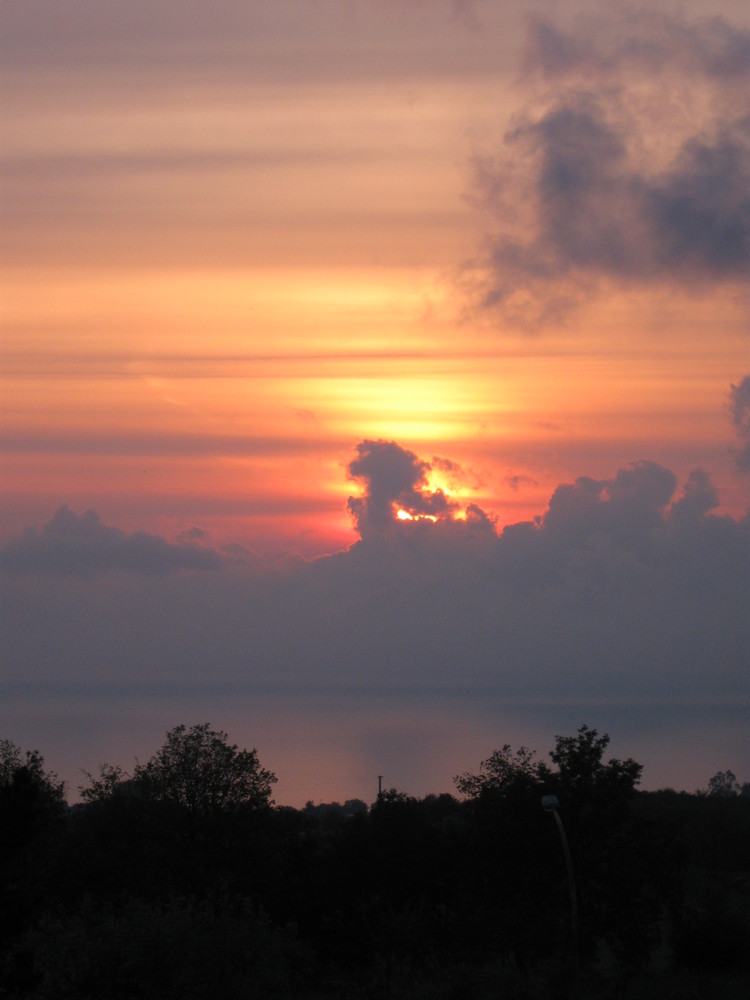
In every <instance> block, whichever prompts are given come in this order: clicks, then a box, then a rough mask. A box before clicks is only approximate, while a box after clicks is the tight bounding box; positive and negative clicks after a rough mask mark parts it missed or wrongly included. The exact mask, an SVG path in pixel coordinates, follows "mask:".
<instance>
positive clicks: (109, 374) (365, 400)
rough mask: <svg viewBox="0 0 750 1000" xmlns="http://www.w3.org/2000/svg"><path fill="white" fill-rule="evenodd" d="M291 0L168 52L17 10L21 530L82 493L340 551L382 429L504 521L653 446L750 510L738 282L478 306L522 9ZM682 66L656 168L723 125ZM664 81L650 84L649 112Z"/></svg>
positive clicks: (16, 386)
mask: <svg viewBox="0 0 750 1000" xmlns="http://www.w3.org/2000/svg"><path fill="white" fill-rule="evenodd" d="M294 6H295V4H291V5H290V7H289V9H288V10H287V11H286V14H284V13H282V12H281V11H276V12H275V11H274V10H273V9H272V8H271V7H270V6H269V5H267V4H256V5H251V7H252V8H253V9H252V11H251V12H250V13H248V14H247V15H242V14H241V13H239V8H238V7H237V8H232V7H231V5H230V7H229V8H228V11H229V13H228V14H227V21H226V23H225V24H224V25H223V27H222V22H221V19H219V20H218V22H217V24H216V25H214V26H213V27H212V28H211V29H206V30H208V37H207V38H206V39H205V40H204V42H205V48H204V47H201V46H200V45H199V41H198V39H197V36H196V34H193V32H192V31H191V26H190V22H189V20H188V21H187V22H186V23H185V24H184V25H182V27H181V28H176V27H170V25H169V20H168V18H165V21H164V23H160V26H159V27H156V28H154V26H153V25H151V31H154V30H155V31H156V32H157V34H156V36H155V40H154V39H152V40H151V41H149V37H148V36H147V35H142V34H141V33H140V31H141V30H145V27H144V26H143V25H139V23H138V20H137V19H135V20H134V21H133V23H130V24H128V23H126V22H123V23H120V24H119V25H118V24H114V25H108V24H107V23H106V22H104V21H102V20H101V19H100V18H98V16H95V17H93V18H92V17H91V11H90V10H89V11H88V18H89V19H88V26H87V31H88V32H89V33H90V35H91V38H90V39H89V42H87V41H86V38H85V37H84V38H83V39H81V38H77V37H76V36H75V33H74V22H75V17H74V16H73V15H74V14H75V13H76V11H78V12H79V13H80V15H81V17H83V14H84V12H85V11H86V10H87V8H86V5H85V4H80V3H79V4H74V5H73V7H72V8H70V11H69V14H70V16H71V18H72V20H71V21H70V22H67V23H64V24H63V25H62V27H61V25H57V29H56V25H55V22H54V20H53V21H52V23H50V24H49V25H48V26H42V27H40V28H39V31H38V33H37V34H36V35H35V34H34V32H33V31H31V32H30V31H27V30H25V27H24V25H25V16H24V15H23V14H21V13H19V12H18V11H17V9H16V10H12V9H11V8H10V6H7V7H6V10H5V11H4V14H5V16H6V18H7V20H8V29H7V31H6V36H7V40H6V50H7V54H8V57H7V59H6V66H5V71H4V72H5V78H6V86H5V98H4V109H3V140H4V141H3V149H4V153H3V159H4V165H5V181H4V199H3V201H4V228H5V231H6V237H5V240H4V245H3V304H2V310H3V312H2V322H3V331H4V333H3V382H2V426H3V436H4V440H5V442H6V444H5V451H4V454H3V469H4V477H3V481H4V485H3V522H2V531H3V536H4V537H8V535H10V534H13V533H15V532H17V531H18V530H19V529H20V528H21V527H22V526H23V524H24V523H27V522H28V520H29V519H32V520H40V519H44V518H45V517H46V516H48V515H49V513H50V512H51V511H52V510H54V509H55V508H56V506H57V505H58V504H59V503H60V502H69V503H70V504H71V505H73V506H74V507H75V508H85V507H89V506H93V507H95V508H96V509H97V510H100V511H102V512H103V513H104V514H106V515H107V517H108V518H110V519H112V520H113V521H114V522H116V523H118V524H121V525H122V526H123V527H128V526H133V525H135V524H136V523H139V524H144V521H145V526H146V527H149V526H151V527H154V528H156V527H157V526H158V528H159V530H160V531H162V532H164V533H166V534H167V535H168V536H174V535H175V534H176V533H178V532H179V531H180V530H184V529H185V528H186V527H190V526H192V525H193V524H195V525H197V526H200V527H202V528H204V529H207V530H208V531H210V533H211V534H212V536H214V537H215V538H216V539H217V540H229V539H232V540H236V541H240V542H242V543H243V544H249V545H251V546H252V544H253V542H254V541H255V542H256V543H257V542H258V537H257V536H258V535H259V534H260V535H262V536H263V539H264V544H266V545H267V544H268V539H269V535H270V536H276V535H278V536H279V537H280V538H283V542H281V543H280V545H281V547H285V546H288V545H291V546H292V547H295V546H297V547H298V548H299V549H300V551H304V552H305V553H306V554H312V553H314V552H322V551H325V550H326V549H328V548H331V547H338V546H340V545H341V544H343V543H345V542H346V541H348V540H349V541H350V540H351V539H352V538H353V537H354V536H353V535H352V533H351V529H350V525H349V522H348V518H347V515H346V513H345V512H344V509H343V503H344V502H345V500H346V496H347V495H348V491H349V490H350V488H351V484H349V483H347V481H346V477H345V474H344V469H345V466H346V463H347V462H348V460H349V459H350V457H351V454H352V449H353V447H354V445H355V444H356V442H357V441H359V440H361V439H364V438H371V439H377V438H384V439H392V440H396V441H398V442H399V443H400V444H401V445H402V446H404V447H408V448H412V449H414V450H415V451H417V452H418V453H419V454H424V455H425V456H427V457H430V456H432V455H434V454H439V455H444V456H446V457H449V458H451V459H452V460H453V461H455V462H458V463H460V464H462V465H465V466H466V468H467V470H469V472H467V483H468V482H469V480H470V481H471V495H472V496H473V497H474V498H475V499H477V500H479V501H481V503H482V504H483V505H484V506H485V507H486V508H487V509H488V510H489V511H491V512H492V513H493V514H495V515H496V516H497V517H498V518H499V520H500V523H506V522H508V521H513V520H516V519H519V518H521V517H528V516H533V514H535V513H541V512H542V511H543V509H544V504H545V502H546V499H547V498H548V497H549V495H550V493H551V491H552V490H553V489H554V487H555V485H556V484H557V483H558V482H560V481H564V480H566V479H572V478H575V477H576V476H577V475H583V474H585V475H599V476H605V475H609V474H612V473H613V471H614V470H615V469H616V468H617V467H618V465H619V464H622V463H623V462H628V461H633V460H637V459H640V458H644V457H653V458H655V459H658V460H659V461H662V462H663V463H664V464H667V465H668V466H670V467H671V468H673V469H674V471H675V472H677V474H678V476H679V477H680V478H681V479H682V478H684V477H685V475H686V474H687V472H688V471H689V468H691V467H692V466H693V465H694V464H701V463H709V464H710V466H711V470H712V473H713V475H714V479H715V482H716V483H717V485H718V487H719V489H720V494H721V501H722V505H723V506H722V509H724V510H728V511H733V512H734V513H738V512H741V511H742V510H743V508H744V504H745V503H746V493H744V492H743V490H742V488H741V484H740V483H738V482H737V479H736V477H734V476H733V472H732V467H731V461H730V459H729V456H728V454H727V448H728V447H729V445H730V443H731V431H730V428H729V426H728V423H727V419H726V413H725V404H726V396H727V393H728V391H729V387H730V384H731V383H732V382H733V381H736V380H737V379H738V378H739V377H740V376H741V375H742V373H743V367H744V366H746V362H747V342H746V326H747V301H746V291H743V289H742V286H741V285H736V284H735V285H732V284H731V283H730V284H727V283H726V282H724V283H722V285H721V287H720V288H717V286H716V284H715V283H709V284H708V285H706V286H705V287H703V288H700V287H697V288H696V289H693V290H691V291H690V292H689V293H687V294H686V293H685V291H684V289H678V290H677V291H675V289H674V288H671V287H670V283H669V282H668V281H667V282H666V283H664V282H662V283H660V284H657V285H653V284H649V283H646V284H642V285H641V287H638V286H637V285H631V286H630V287H626V288H623V287H617V284H616V283H611V284H610V287H609V288H605V289H602V288H601V287H600V288H598V289H597V290H596V293H595V294H594V295H593V296H591V297H590V298H589V297H588V296H587V301H583V302H582V303H579V308H578V309H577V310H576V311H575V312H574V313H573V314H571V315H570V316H568V317H566V318H565V322H564V325H562V326H561V324H560V322H559V321H557V320H549V321H546V322H545V323H544V324H542V326H541V327H537V328H536V329H535V330H533V331H532V332H529V331H528V330H524V329H519V328H517V327H514V325H513V323H512V320H510V319H509V318H508V316H505V317H503V316H497V315H477V314H476V313H475V312H472V311H471V309H470V308H469V306H468V299H467V297H466V294H465V291H466V290H465V286H464V285H463V283H462V280H461V271H462V268H463V267H464V266H465V265H466V263H467V262H468V261H469V260H470V259H472V260H474V261H476V260H477V259H478V256H479V255H480V253H481V247H482V239H483V238H484V235H486V220H484V219H483V213H485V214H486V208H487V206H486V204H485V205H484V206H483V204H482V200H481V198H482V196H481V194H480V187H481V185H480V186H477V184H478V182H477V174H476V171H477V169H478V168H477V164H478V163H479V162H480V161H482V158H487V157H490V158H492V157H497V151H498V149H501V148H502V142H503V135H504V134H507V130H508V128H512V127H513V126H514V124H516V123H517V122H518V120H519V115H522V114H527V113H528V111H529V109H530V108H539V107H543V106H544V102H545V100H546V97H545V90H544V81H543V80H540V79H539V77H536V78H535V77H533V76H528V77H527V78H524V77H523V75H519V71H520V69H521V67H522V66H523V65H524V60H525V59H526V61H528V51H527V50H528V44H529V43H528V39H527V40H526V42H524V33H525V32H526V33H528V28H527V26H526V27H525V25H524V21H523V18H517V17H515V16H512V15H510V14H509V13H507V12H506V13H503V14H502V15H501V14H499V13H498V12H493V11H491V10H489V9H487V8H486V7H485V6H484V5H481V4H480V5H477V7H476V8H474V6H473V5H465V6H464V5H455V6H454V7H453V8H451V5H449V4H447V5H446V7H445V10H442V11H441V13H440V14H439V16H434V17H433V16H430V14H429V12H428V11H427V10H426V9H424V8H422V7H420V5H418V4H416V5H413V6H411V5H405V6H404V9H403V10H399V9H398V8H394V7H389V6H386V7H385V8H380V9H378V5H370V4H367V3H363V4H356V5H351V6H349V7H347V5H340V6H337V5H336V4H326V5H323V8H321V9H320V10H319V11H318V12H317V13H315V12H313V11H312V9H311V8H309V7H307V6H305V5H304V4H302V5H301V6H300V15H299V17H300V20H299V23H297V20H296V18H295V16H294V15H293V14H292V13H291V8H292V7H294ZM298 6H299V5H298ZM581 6H582V8H583V9H584V10H585V7H586V5H585V4H584V5H578V8H581ZM727 6H728V10H729V11H730V13H732V14H733V15H736V14H737V8H736V5H732V4H730V5H727ZM79 8H80V10H79ZM480 8H481V9H480ZM541 9H542V8H540V10H541ZM197 10H198V9H197V7H196V18H197V20H196V22H195V24H194V25H193V28H194V31H195V32H200V31H201V30H203V28H205V25H203V27H202V25H201V22H200V15H199V14H198V13H197ZM451 11H452V12H451ZM251 15H252V16H251ZM233 26H234V28H235V29H237V30H238V31H239V32H240V37H243V38H245V40H246V44H247V46H248V50H247V52H246V58H244V59H240V58H239V55H238V52H237V51H236V49H235V47H234V43H233V42H232V41H231V39H232V28H233ZM118 27H119V29H120V31H121V34H120V35H118V34H117V31H118ZM55 30H62V35H61V36H60V37H59V39H58V41H55V36H54V32H55ZM160 31H164V32H165V36H164V39H161V35H160V34H159V32H160ZM255 31H257V32H258V37H257V38H256V36H255V34H254V32H255ZM223 32H224V33H223ZM214 33H215V35H216V37H214ZM160 39H161V42H160ZM97 42H99V43H100V45H103V46H104V48H105V51H106V47H107V46H108V45H109V46H111V52H110V57H109V58H102V51H101V49H100V48H99V47H97V44H96V43H97ZM160 44H163V48H162V49H159V45H160ZM212 45H218V46H223V49H222V51H224V53H225V56H226V57H228V59H227V60H225V62H222V61H218V62H217V61H215V60H214V59H213V58H212V55H211V52H212ZM524 45H526V48H524ZM154 51H160V58H159V59H155V58H154V57H153V53H154ZM525 52H526V55H524V53H525ZM235 59H239V62H238V63H236V64H235V62H234V60H235ZM604 83H606V81H603V82H602V85H604ZM683 83H684V81H683V80H678V79H677V77H675V80H674V94H675V102H674V105H673V106H671V107H669V106H664V107H663V109H662V116H661V117H662V121H661V123H660V126H659V127H656V126H655V125H654V124H650V125H649V126H648V128H647V129H646V130H645V131H644V132H643V133H642V134H641V136H640V140H639V146H640V147H642V149H641V153H640V154H638V155H642V154H643V150H645V153H646V154H647V155H648V156H651V157H657V156H661V157H667V158H668V155H669V154H670V151H672V152H673V150H674V147H675V144H676V143H678V142H679V141H680V140H681V139H682V138H683V133H684V130H685V120H686V115H687V114H688V112H690V113H692V114H696V113H700V114H702V115H703V116H704V117H710V115H711V114H712V113H713V112H714V111H715V107H716V103H717V100H718V98H717V96H716V93H714V92H712V91H711V88H710V86H709V85H707V86H706V87H705V89H704V91H703V92H700V93H698V92H697V88H696V89H695V91H696V92H694V93H692V96H691V97H690V100H689V103H690V107H689V108H686V107H685V106H684V104H685V100H686V98H685V88H684V87H683ZM715 90H716V88H714V91H715ZM720 96H721V99H722V100H725V101H727V100H731V97H732V95H731V93H730V94H729V95H728V96H727V94H723V95H720ZM657 97H658V90H654V89H653V88H652V89H649V87H648V86H647V84H645V83H644V82H643V81H641V82H640V83H639V89H636V88H634V89H633V91H632V93H631V94H630V98H629V100H630V104H631V105H632V104H633V103H635V101H636V100H637V101H639V102H640V104H641V105H642V110H643V115H642V121H641V124H643V121H645V120H646V118H645V116H646V115H648V114H649V113H650V112H651V104H652V101H653V100H655V99H656V98H657ZM670 137H671V138H670ZM635 155H636V153H634V156H635ZM485 169H486V167H485ZM518 169H519V168H518V164H516V165H515V166H514V167H513V169H510V168H508V171H507V177H508V178H510V180H509V181H508V183H510V182H511V181H512V184H515V185H521V186H520V187H519V188H518V192H517V197H514V195H513V191H511V202H512V203H513V210H514V211H516V214H517V215H518V217H519V220H520V222H522V223H524V224H525V221H524V220H525V219H526V217H527V216H528V212H529V209H530V205H529V203H528V202H527V200H526V196H525V195H524V193H523V187H522V184H521V181H519V180H518V178H512V177H511V175H512V173H513V170H518ZM506 201H507V199H506ZM511 214H512V212H511ZM558 291H559V289H558ZM513 477H518V478H516V479H513V483H514V487H513V488H511V487H510V486H509V481H510V480H511V479H512V478H513Z"/></svg>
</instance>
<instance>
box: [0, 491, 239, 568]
mask: <svg viewBox="0 0 750 1000" xmlns="http://www.w3.org/2000/svg"><path fill="white" fill-rule="evenodd" d="M200 540H201V535H200V534H199V535H195V534H189V535H188V536H186V540H185V541H183V542H181V543H180V544H178V545H173V544H170V543H169V542H167V541H165V539H163V538H160V537H159V536H157V535H149V534H146V533H145V532H143V531H137V532H135V533H134V534H132V535H127V534H125V533H124V532H123V531H120V529H119V528H114V527H108V526H107V525H104V524H103V523H102V521H101V519H100V517H99V515H98V514H96V513H95V512H94V511H92V510H89V511H86V513H85V514H76V513H75V511H72V510H70V509H69V508H68V506H67V505H65V504H64V505H63V506H62V507H60V508H58V510H57V511H56V513H55V514H54V516H53V517H52V519H51V520H50V521H49V523H48V524H46V525H45V526H44V527H43V528H42V529H41V531H40V530H38V529H37V528H28V529H27V530H26V531H25V532H24V534H23V536H22V537H21V538H19V539H15V540H12V541H10V542H8V544H7V545H5V546H4V548H3V549H2V550H0V568H2V570H3V571H4V572H5V573H8V574H23V573H46V574H53V575H56V576H80V577H90V576H96V575H100V574H102V573H110V572H127V573H137V574H146V575H157V576H158V575H163V574H166V573H175V572H178V571H179V570H205V569H216V568H218V567H219V566H220V565H221V563H222V558H221V556H219V555H218V553H216V552H213V551H212V550H210V549H206V548H202V547H199V546H198V545H197V544H195V543H196V542H197V541H200Z"/></svg>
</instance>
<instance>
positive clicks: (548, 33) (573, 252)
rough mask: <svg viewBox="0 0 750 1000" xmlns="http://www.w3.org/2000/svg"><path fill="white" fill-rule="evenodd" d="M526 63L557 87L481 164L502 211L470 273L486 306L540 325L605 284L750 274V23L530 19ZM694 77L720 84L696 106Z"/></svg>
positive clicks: (485, 197) (477, 185)
mask: <svg viewBox="0 0 750 1000" xmlns="http://www.w3.org/2000/svg"><path fill="white" fill-rule="evenodd" d="M526 71H527V76H530V75H533V72H538V73H540V74H541V75H542V77H543V78H544V79H545V80H546V81H547V84H548V89H547V90H546V92H545V93H544V95H543V96H542V99H541V101H539V100H537V103H536V104H535V105H534V106H533V107H531V106H530V107H529V109H528V110H527V111H526V113H525V114H524V115H522V116H520V117H519V118H518V119H517V121H516V123H515V124H514V126H513V128H511V129H510V130H509V131H508V132H507V133H506V135H505V138H504V144H503V147H502V149H501V151H500V153H499V155H498V156H497V157H496V158H492V157H488V156H478V157H477V158H476V161H475V179H474V190H475V192H477V194H478V197H479V201H480V204H481V207H482V210H483V211H484V213H485V219H488V220H491V221H490V224H489V225H488V226H487V236H486V242H485V247H484V251H483V253H482V254H481V255H480V256H479V257H478V258H477V259H476V260H475V261H473V262H471V263H470V264H469V265H468V266H467V267H466V269H465V271H464V276H465V279H466V284H467V286H468V289H469V291H470V294H471V297H472V299H473V301H474V303H475V305H477V306H478V307H479V308H480V309H481V310H490V311H493V310H497V311H498V312H499V313H500V314H501V315H502V317H503V319H504V320H506V321H511V322H517V323H519V324H521V325H523V324H527V325H532V326H533V325H538V324H540V323H543V322H545V321H548V320H553V321H554V320H560V319H562V318H564V316H565V315H566V314H567V313H568V312H569V311H570V310H571V308H573V307H574V306H575V305H576V304H577V303H579V302H580V301H581V299H582V298H585V297H587V296H589V295H591V294H593V293H595V292H596V290H597V288H598V286H599V284H600V283H601V282H602V281H615V282H618V283H624V284H632V283H639V284H652V283H654V282H662V283H667V284H670V285H674V286H678V287H686V288H691V289H693V288H695V287H700V286H701V285H703V286H705V285H708V284H712V283H717V282H726V281H740V282H747V280H748V279H749V278H750V116H748V115H747V114H745V113H744V109H745V104H744V102H743V101H742V99H741V97H740V96H739V95H738V93H737V92H736V87H739V86H744V83H743V82H742V81H744V80H745V78H746V77H747V76H748V75H750V32H747V31H742V30H739V29H737V30H735V29H733V28H732V27H731V26H730V25H729V24H728V23H727V22H725V21H722V20H721V19H719V18H715V19H712V20H710V21H707V22H706V23H705V24H704V23H700V24H698V23H696V24H693V23H688V22H684V21H678V20H673V19H670V18H665V17H663V16H660V15H659V16H657V15H651V14H633V13H632V12H631V14H630V15H628V16H623V17H620V18H615V19H614V21H613V22H611V23H610V21H609V20H607V22H606V23H605V21H604V20H601V21H600V20H594V19H591V18H588V19H584V20H582V21H581V23H580V24H579V25H578V26H577V28H576V29H574V30H571V31H563V30H562V29H560V28H558V27H557V26H556V25H555V24H554V23H552V22H551V21H549V20H544V19H538V18H537V19H534V18H532V19H531V20H530V21H529V49H528V52H527V57H526ZM665 74H666V75H665ZM696 74H698V75H700V76H701V77H702V78H703V79H704V82H705V87H704V91H705V92H706V94H707V95H708V96H707V99H706V102H705V107H704V108H703V109H702V110H701V111H700V113H699V111H698V109H697V107H696V109H695V112H694V113H691V111H690V108H689V107H687V106H684V107H683V105H684V104H685V101H684V95H685V93H688V92H690V89H691V88H690V83H691V81H692V80H693V79H694V77H695V75H696ZM634 88H635V89H634ZM636 93H637V96H635V95H636ZM537 98H539V95H537ZM657 107H659V108H660V109H665V108H666V109H667V111H665V112H664V114H662V116H661V119H660V121H661V129H660V131H659V132H658V133H657V132H656V131H655V128H654V117H653V114H654V109H656V108H657ZM680 108H682V110H681V111H678V110H677V109H680ZM670 115H671V116H672V118H673V119H674V121H672V118H670V117H669V116H670ZM673 126H674V127H673ZM519 206H525V207H524V208H523V209H521V210H519Z"/></svg>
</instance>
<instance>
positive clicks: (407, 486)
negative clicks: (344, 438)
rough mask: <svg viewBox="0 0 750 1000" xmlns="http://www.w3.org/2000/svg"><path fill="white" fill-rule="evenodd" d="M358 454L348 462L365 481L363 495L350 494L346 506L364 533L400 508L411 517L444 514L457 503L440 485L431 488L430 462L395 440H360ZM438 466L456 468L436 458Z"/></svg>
mask: <svg viewBox="0 0 750 1000" xmlns="http://www.w3.org/2000/svg"><path fill="white" fill-rule="evenodd" d="M356 451H357V456H358V457H357V458H355V459H354V460H353V461H351V462H350V463H349V470H348V471H349V476H350V478H352V479H354V480H360V481H361V482H363V483H364V485H365V494H364V496H362V497H349V500H348V503H347V507H348V510H349V512H350V513H351V515H352V517H353V518H354V522H355V525H356V527H357V531H359V533H360V534H361V535H362V536H363V537H364V536H365V535H366V534H368V532H371V531H382V530H383V529H384V528H386V527H388V525H390V524H393V523H394V521H395V520H396V511H397V509H401V510H403V511H405V512H406V513H408V514H409V515H411V516H412V517H434V518H439V517H444V516H446V515H450V513H451V512H452V511H454V510H455V509H456V507H457V504H456V503H455V501H452V500H450V499H449V498H448V497H447V496H446V494H445V492H444V491H443V490H442V489H437V490H430V489H429V487H428V483H427V476H428V474H429V472H430V470H431V465H430V463H429V462H425V461H422V460H420V459H418V458H417V456H416V455H415V454H414V453H413V452H411V451H407V450H406V449H404V448H402V447H401V446H400V445H398V444H396V443H395V441H382V440H380V441H361V442H360V443H359V444H358V445H357V448H356ZM435 464H436V465H437V466H438V467H439V468H441V469H448V470H449V471H451V472H455V471H456V466H455V463H452V462H448V464H447V465H446V460H445V459H437V460H435Z"/></svg>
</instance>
